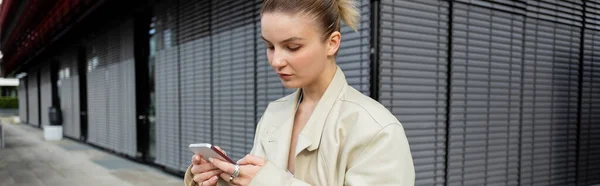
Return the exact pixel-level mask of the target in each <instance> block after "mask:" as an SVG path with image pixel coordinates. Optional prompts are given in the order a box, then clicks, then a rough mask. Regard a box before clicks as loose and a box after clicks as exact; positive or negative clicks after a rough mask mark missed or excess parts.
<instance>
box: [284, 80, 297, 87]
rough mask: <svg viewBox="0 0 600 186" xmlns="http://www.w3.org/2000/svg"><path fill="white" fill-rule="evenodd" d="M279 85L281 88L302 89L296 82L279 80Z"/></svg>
mask: <svg viewBox="0 0 600 186" xmlns="http://www.w3.org/2000/svg"><path fill="white" fill-rule="evenodd" d="M281 84H283V86H284V87H285V88H301V87H302V85H300V83H298V82H297V81H286V80H281Z"/></svg>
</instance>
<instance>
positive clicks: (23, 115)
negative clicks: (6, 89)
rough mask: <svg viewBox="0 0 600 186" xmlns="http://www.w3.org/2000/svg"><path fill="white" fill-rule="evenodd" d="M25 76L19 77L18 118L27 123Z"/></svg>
mask: <svg viewBox="0 0 600 186" xmlns="http://www.w3.org/2000/svg"><path fill="white" fill-rule="evenodd" d="M27 106H28V105H27V78H26V77H25V78H21V79H19V119H20V121H21V123H27V121H28V120H29V119H28V118H27Z"/></svg>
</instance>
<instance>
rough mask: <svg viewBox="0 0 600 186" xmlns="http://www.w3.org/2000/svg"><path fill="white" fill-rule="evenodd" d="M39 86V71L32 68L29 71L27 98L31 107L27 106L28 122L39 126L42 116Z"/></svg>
mask: <svg viewBox="0 0 600 186" xmlns="http://www.w3.org/2000/svg"><path fill="white" fill-rule="evenodd" d="M38 87H39V85H38V71H37V70H31V71H29V72H28V73H27V100H28V102H29V103H28V104H29V107H28V108H27V112H28V113H29V120H28V121H27V122H28V123H29V124H31V125H33V126H38V124H39V117H40V114H39V104H40V99H39V97H38V94H39V93H38V91H39V88H38Z"/></svg>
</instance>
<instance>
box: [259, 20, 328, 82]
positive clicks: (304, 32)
mask: <svg viewBox="0 0 600 186" xmlns="http://www.w3.org/2000/svg"><path fill="white" fill-rule="evenodd" d="M261 30H262V37H263V40H264V41H265V43H266V45H267V59H268V60H269V65H271V67H273V69H274V70H275V72H277V74H278V75H279V77H280V79H281V82H282V83H283V85H284V86H285V87H287V88H302V87H304V86H307V85H310V84H312V83H314V82H315V81H316V80H317V79H318V77H319V75H320V74H321V73H322V72H323V71H324V70H326V69H327V68H329V67H330V66H332V64H334V63H333V56H334V55H335V51H337V47H339V46H334V47H335V48H332V45H331V42H327V41H328V40H329V39H327V40H325V41H324V40H323V37H322V33H321V29H320V28H319V27H318V26H317V24H316V22H315V21H314V19H313V18H312V17H311V16H305V15H301V14H288V13H281V12H269V13H264V14H263V15H262V18H261ZM338 41H339V39H338ZM333 50H335V51H333ZM332 51H333V53H332Z"/></svg>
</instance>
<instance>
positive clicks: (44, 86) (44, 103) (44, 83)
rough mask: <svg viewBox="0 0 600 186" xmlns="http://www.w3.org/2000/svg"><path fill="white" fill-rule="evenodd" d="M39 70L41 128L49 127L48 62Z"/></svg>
mask: <svg viewBox="0 0 600 186" xmlns="http://www.w3.org/2000/svg"><path fill="white" fill-rule="evenodd" d="M46 63H48V64H44V65H43V66H42V69H40V89H41V90H40V109H41V112H40V113H41V114H42V115H41V116H40V118H42V127H43V126H46V125H50V120H49V119H48V108H49V107H50V106H52V81H51V80H50V64H49V63H50V61H48V62H46Z"/></svg>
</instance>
